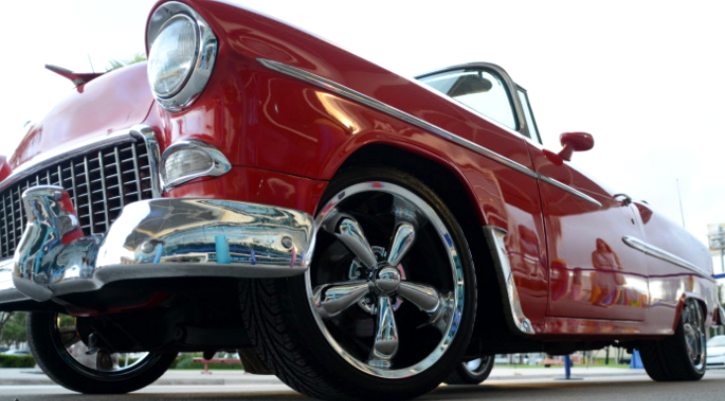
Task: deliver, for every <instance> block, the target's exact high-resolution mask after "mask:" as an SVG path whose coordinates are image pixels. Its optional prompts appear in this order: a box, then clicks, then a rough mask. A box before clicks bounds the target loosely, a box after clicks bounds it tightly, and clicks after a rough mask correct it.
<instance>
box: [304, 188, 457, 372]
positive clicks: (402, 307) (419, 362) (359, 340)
mask: <svg viewBox="0 0 725 401" xmlns="http://www.w3.org/2000/svg"><path fill="white" fill-rule="evenodd" d="M322 210H323V212H322V213H320V214H319V216H318V217H317V226H318V227H319V228H320V229H319V231H318V237H317V241H318V244H317V246H316V249H315V256H314V259H313V262H312V265H311V268H310V270H309V271H308V273H307V276H306V284H307V291H308V299H309V301H310V305H311V309H312V311H313V315H314V317H315V321H316V322H317V325H318V327H319V329H320V330H321V332H322V334H323V336H324V337H325V339H326V340H327V341H328V342H329V344H330V345H331V346H332V347H333V348H334V349H335V351H336V352H337V353H338V355H340V356H341V357H342V358H343V359H344V360H345V361H346V362H347V363H349V364H350V365H352V366H354V367H355V368H357V369H359V370H361V371H363V372H365V373H368V374H370V375H373V376H377V377H385V378H402V377H409V376H412V375H415V374H417V373H418V372H420V371H423V370H425V369H427V368H429V367H430V366H432V365H433V364H435V363H436V362H437V361H438V360H439V359H440V358H441V356H442V355H443V354H444V353H445V352H446V350H447V348H448V347H449V346H450V344H451V342H452V340H453V338H454V337H455V335H456V333H457V331H458V329H459V328H458V325H456V324H455V321H456V317H459V316H461V314H462V313H463V307H464V302H462V301H463V298H464V285H465V283H464V280H463V277H464V274H463V267H462V265H461V261H460V258H459V256H458V255H459V252H460V250H458V249H457V248H456V246H455V244H454V242H453V240H452V239H451V234H450V232H449V229H448V228H447V227H446V224H444V222H443V221H442V219H441V218H440V217H439V216H438V214H437V213H436V211H435V210H434V209H433V208H432V207H431V205H430V204H428V203H427V202H426V201H424V200H423V199H422V198H421V197H420V196H419V195H417V194H415V193H414V192H412V191H410V190H408V189H406V188H404V187H402V186H399V185H396V184H393V183H386V182H362V183H358V184H354V185H351V186H349V187H347V188H344V189H343V190H342V191H340V192H339V193H337V194H335V195H334V196H332V198H331V200H330V201H329V202H328V204H327V205H325V206H323V208H322Z"/></svg>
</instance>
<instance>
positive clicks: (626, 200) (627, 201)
mask: <svg viewBox="0 0 725 401" xmlns="http://www.w3.org/2000/svg"><path fill="white" fill-rule="evenodd" d="M614 199H616V200H618V201H620V202H622V204H623V205H624V206H629V205H630V204H632V198H631V197H630V196H629V195H627V194H615V195H614Z"/></svg>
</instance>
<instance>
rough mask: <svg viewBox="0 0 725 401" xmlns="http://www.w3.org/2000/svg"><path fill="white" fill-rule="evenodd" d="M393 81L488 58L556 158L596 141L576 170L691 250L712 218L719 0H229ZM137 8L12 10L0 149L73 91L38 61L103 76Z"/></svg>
mask: <svg viewBox="0 0 725 401" xmlns="http://www.w3.org/2000/svg"><path fill="white" fill-rule="evenodd" d="M236 2H238V3H240V4H244V5H247V6H249V7H252V8H254V9H257V10H260V11H263V12H265V13H266V14H269V15H272V16H276V17H278V18H281V19H284V20H287V21H290V22H292V23H294V24H295V25H297V26H300V27H302V28H304V29H306V30H308V31H311V32H313V33H316V34H318V35H320V36H323V37H325V38H327V39H329V40H331V41H332V42H334V43H336V44H338V45H341V46H342V47H344V48H346V49H348V50H350V51H352V52H354V53H357V54H359V55H361V56H363V57H366V58H368V59H370V60H372V61H374V62H377V63H379V64H381V65H383V66H384V67H387V68H389V69H391V70H393V71H395V72H397V73H400V74H402V75H406V76H413V75H416V74H419V73H422V72H427V71H430V70H433V69H436V68H439V67H444V66H447V65H452V64H456V63H462V62H470V61H489V62H493V63H496V64H499V65H501V66H502V67H504V68H505V69H506V70H507V71H508V72H509V74H511V76H512V77H513V79H514V80H515V81H516V82H517V83H519V84H520V85H521V86H523V87H525V88H526V89H527V90H528V92H529V96H530V100H531V102H532V106H533V108H534V113H535V115H536V119H537V121H538V125H539V128H540V130H541V131H542V135H543V140H544V144H545V145H546V146H547V147H548V148H550V149H552V150H555V151H558V149H559V148H560V145H559V143H558V136H559V134H561V133H562V132H567V131H586V132H589V133H591V134H592V135H593V136H594V139H595V146H594V149H592V150H591V151H589V152H586V153H577V154H575V155H574V158H573V160H574V163H575V164H576V165H577V166H579V167H581V168H582V169H583V170H585V171H587V172H589V173H591V174H593V175H595V176H596V177H597V178H599V179H600V180H601V181H603V182H605V183H607V184H608V186H609V187H610V188H613V189H614V190H616V191H618V192H625V193H627V194H630V195H631V196H632V197H633V198H636V199H646V200H647V201H648V202H649V203H650V204H651V205H652V206H654V207H655V208H656V209H657V210H659V211H661V212H662V213H664V214H666V215H668V216H669V217H670V218H671V219H673V220H675V221H677V222H678V223H681V222H682V219H681V214H680V206H679V201H678V188H677V182H678V181H679V187H680V193H681V199H682V205H683V210H684V217H685V219H684V223H685V225H686V227H687V229H688V230H690V231H691V232H692V233H693V234H695V235H697V236H698V237H699V238H700V239H702V240H703V241H705V240H706V235H707V224H708V223H720V222H725V174H723V167H722V165H723V153H724V152H723V150H724V149H725V138H724V137H725V128H723V124H722V116H723V109H725V101H723V100H722V94H723V93H725V57H724V56H723V49H724V48H725V47H724V46H723V40H724V39H725V21H723V16H725V2H721V1H716V0H712V1H701V0H689V1H687V2H685V1H666V0H665V1H661V0H660V1H650V0H648V1H612V0H609V1H537V0H532V1H516V0H506V1H471V0H467V1H465V0H447V1H439V2H433V1H429V2H421V1H391V0H386V1H379V0H368V1H365V2H347V1H339V0H335V1H332V0H330V1H322V0H305V1H299V0H285V1H272V0H238V1H236ZM154 3H155V2H153V1H149V0H123V1H119V0H85V1H39V0H35V1H32V2H14V3H13V7H12V8H11V9H7V10H6V15H5V20H4V22H3V24H2V25H0V30H1V31H0V32H2V37H4V38H6V42H5V43H6V46H9V47H10V49H9V51H8V52H7V53H6V57H5V60H4V62H3V63H0V64H1V65H0V69H1V70H0V71H1V72H2V76H3V77H4V79H5V85H4V97H5V101H4V102H3V103H4V105H3V108H2V115H1V116H2V122H3V127H4V129H3V130H2V131H1V132H0V154H9V153H10V152H11V151H12V148H13V147H14V145H15V144H16V143H17V142H18V141H19V140H20V135H21V134H22V132H23V129H22V126H23V124H24V123H25V122H26V121H27V120H29V119H35V118H39V117H41V116H42V115H43V113H44V112H45V111H47V109H49V108H50V107H51V106H52V105H53V104H54V103H55V102H56V101H57V100H58V99H59V98H61V97H62V96H64V95H65V94H66V93H67V92H68V91H69V90H71V89H72V86H71V84H70V83H69V82H68V81H66V80H65V79H63V78H60V77H58V76H55V75H54V74H52V73H50V72H48V71H46V70H44V69H43V65H44V64H45V63H49V64H57V65H60V66H62V67H65V68H69V69H72V70H76V71H90V69H91V63H92V66H93V68H94V69H95V70H96V71H102V70H105V69H106V68H107V67H108V62H109V60H111V59H128V58H132V57H133V55H134V54H135V53H139V52H143V51H144V29H145V22H146V17H147V15H148V12H149V10H150V9H151V7H152V5H153V4H154Z"/></svg>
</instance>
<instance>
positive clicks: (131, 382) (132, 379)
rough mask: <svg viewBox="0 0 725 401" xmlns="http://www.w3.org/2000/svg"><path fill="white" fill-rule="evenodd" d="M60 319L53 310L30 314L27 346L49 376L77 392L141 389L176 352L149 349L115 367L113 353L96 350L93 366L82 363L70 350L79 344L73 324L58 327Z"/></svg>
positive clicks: (89, 392) (98, 392)
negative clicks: (126, 362) (125, 364)
mask: <svg viewBox="0 0 725 401" xmlns="http://www.w3.org/2000/svg"><path fill="white" fill-rule="evenodd" d="M67 319H70V318H67ZM71 321H72V320H71ZM60 322H61V319H60V318H59V315H58V314H57V313H54V312H31V313H29V314H28V321H27V335H28V345H29V346H30V350H31V351H32V353H33V356H34V357H35V362H36V363H37V364H38V366H40V368H41V369H42V370H43V372H45V374H46V375H48V377H50V378H51V379H53V381H55V382H56V383H58V384H60V385H61V386H63V387H65V388H67V389H69V390H73V391H77V392H79V393H85V394H124V393H128V392H131V391H135V390H138V389H141V388H144V387H146V386H148V385H149V384H151V383H153V382H154V381H156V379H158V378H159V377H161V375H163V374H164V372H166V370H167V369H168V368H169V366H171V363H172V362H174V359H175V358H176V355H177V354H176V353H154V352H151V353H147V354H146V355H145V356H143V357H142V358H140V359H138V360H137V361H135V362H131V363H129V365H127V366H125V367H118V365H119V363H117V362H116V360H117V359H116V358H117V357H116V355H115V354H114V355H109V354H102V353H98V354H96V361H95V362H94V364H95V365H96V366H94V367H91V366H88V365H91V363H83V362H82V358H81V357H80V356H79V357H76V356H74V355H73V354H72V353H71V352H69V349H68V348H69V347H70V346H71V345H77V346H80V345H81V344H82V342H81V341H80V336H79V335H78V333H77V332H76V331H75V326H74V323H71V324H69V325H67V326H63V327H60V326H59V325H60V324H61V323H60ZM121 364H122V362H121ZM100 365H104V366H100Z"/></svg>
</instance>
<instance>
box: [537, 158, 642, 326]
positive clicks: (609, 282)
mask: <svg viewBox="0 0 725 401" xmlns="http://www.w3.org/2000/svg"><path fill="white" fill-rule="evenodd" d="M530 152H531V155H532V158H533V160H534V167H535V169H536V171H537V172H538V173H539V174H540V177H541V178H540V180H539V189H540V192H541V199H542V209H543V211H544V225H545V227H546V237H547V256H548V264H549V285H550V287H549V302H548V307H547V315H548V316H550V317H565V318H587V319H608V320H620V321H642V320H644V318H645V311H646V307H647V304H648V294H649V289H648V278H647V276H648V266H647V259H646V255H645V254H644V253H642V252H640V251H638V250H636V249H634V248H632V247H630V246H628V245H627V244H626V243H625V242H624V240H625V239H626V238H628V237H637V238H641V237H642V226H641V219H639V218H638V216H637V215H636V214H635V213H637V212H636V211H635V209H634V206H633V205H632V202H631V199H630V198H629V197H628V196H626V195H623V194H616V193H615V192H613V191H611V190H609V189H607V188H606V187H604V186H602V185H600V184H599V183H597V182H596V181H595V180H594V179H592V178H590V177H588V176H587V175H585V174H583V173H582V172H581V171H580V170H579V169H577V168H576V167H575V166H574V164H573V163H571V162H569V161H566V160H562V159H561V158H560V157H559V155H557V154H554V153H553V152H550V151H548V150H546V149H544V148H542V147H540V146H535V145H532V146H530ZM577 157H586V155H584V154H578V155H577Z"/></svg>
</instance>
